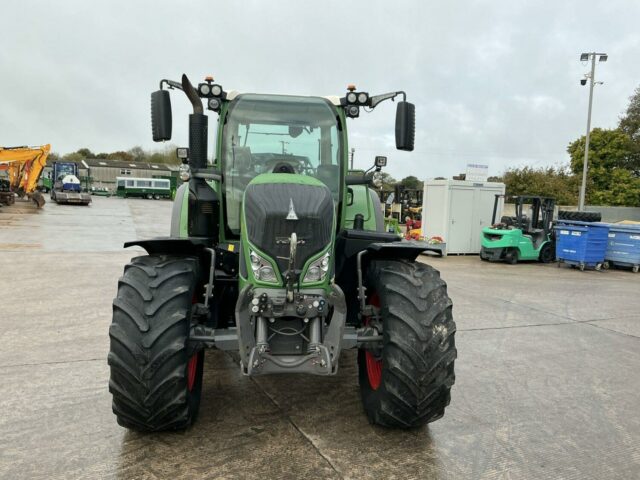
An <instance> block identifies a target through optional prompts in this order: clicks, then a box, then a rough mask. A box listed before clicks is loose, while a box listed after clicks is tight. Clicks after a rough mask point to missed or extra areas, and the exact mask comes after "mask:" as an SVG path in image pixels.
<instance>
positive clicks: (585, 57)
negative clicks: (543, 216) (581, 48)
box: [578, 52, 609, 212]
mask: <svg viewBox="0 0 640 480" xmlns="http://www.w3.org/2000/svg"><path fill="white" fill-rule="evenodd" d="M596 57H598V59H599V61H600V62H606V61H607V59H608V58H609V56H608V55H607V54H606V53H596V52H590V53H582V54H581V55H580V61H581V62H585V61H588V60H589V58H591V72H590V73H588V74H587V75H586V78H588V79H589V111H588V113H587V135H586V138H585V142H584V162H583V165H582V185H581V187H580V200H579V202H578V210H579V211H581V212H582V211H584V204H585V198H586V196H587V170H588V165H589V137H590V134H591V106H592V105H593V86H594V85H595V84H596V83H598V84H602V82H596V81H595V75H596ZM580 83H581V84H582V85H585V83H586V82H585V81H584V80H582V81H580Z"/></svg>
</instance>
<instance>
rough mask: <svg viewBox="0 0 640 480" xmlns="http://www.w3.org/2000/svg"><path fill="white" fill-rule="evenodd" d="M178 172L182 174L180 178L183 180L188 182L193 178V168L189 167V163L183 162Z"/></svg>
mask: <svg viewBox="0 0 640 480" xmlns="http://www.w3.org/2000/svg"><path fill="white" fill-rule="evenodd" d="M178 174H179V175H180V180H182V181H183V182H188V181H189V179H190V178H191V168H189V165H188V164H186V163H183V164H182V165H180V168H179V169H178Z"/></svg>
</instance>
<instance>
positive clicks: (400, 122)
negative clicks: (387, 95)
mask: <svg viewBox="0 0 640 480" xmlns="http://www.w3.org/2000/svg"><path fill="white" fill-rule="evenodd" d="M415 136H416V106H415V105H414V104H413V103H409V102H398V107H397V108H396V148H397V149H398V150H406V151H408V152H411V151H413V142H414V140H415Z"/></svg>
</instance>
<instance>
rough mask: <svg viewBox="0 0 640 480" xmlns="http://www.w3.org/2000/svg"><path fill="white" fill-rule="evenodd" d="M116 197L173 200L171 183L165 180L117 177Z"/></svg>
mask: <svg viewBox="0 0 640 480" xmlns="http://www.w3.org/2000/svg"><path fill="white" fill-rule="evenodd" d="M116 195H117V196H118V197H122V198H128V197H138V198H148V199H152V198H153V199H155V200H159V199H161V198H171V182H170V181H169V180H168V179H164V178H130V177H116Z"/></svg>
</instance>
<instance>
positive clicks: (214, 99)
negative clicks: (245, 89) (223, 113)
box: [198, 77, 224, 112]
mask: <svg viewBox="0 0 640 480" xmlns="http://www.w3.org/2000/svg"><path fill="white" fill-rule="evenodd" d="M205 80H206V83H200V84H198V94H199V95H200V96H201V97H204V98H208V99H209V100H208V101H207V108H208V109H209V110H213V111H214V112H219V111H220V107H222V100H223V98H222V97H223V95H224V90H223V89H222V86H221V85H218V84H217V83H212V82H213V77H207V78H206V79H205Z"/></svg>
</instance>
